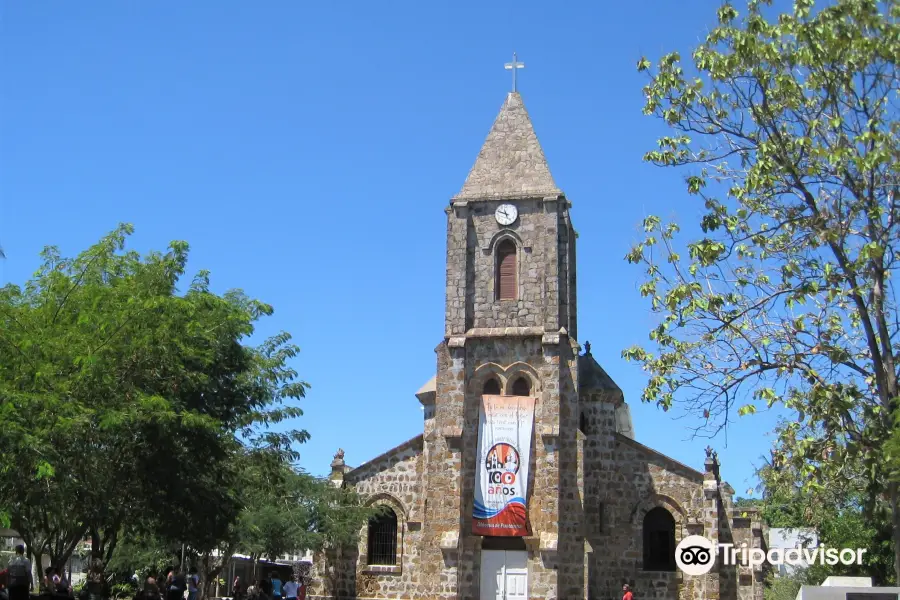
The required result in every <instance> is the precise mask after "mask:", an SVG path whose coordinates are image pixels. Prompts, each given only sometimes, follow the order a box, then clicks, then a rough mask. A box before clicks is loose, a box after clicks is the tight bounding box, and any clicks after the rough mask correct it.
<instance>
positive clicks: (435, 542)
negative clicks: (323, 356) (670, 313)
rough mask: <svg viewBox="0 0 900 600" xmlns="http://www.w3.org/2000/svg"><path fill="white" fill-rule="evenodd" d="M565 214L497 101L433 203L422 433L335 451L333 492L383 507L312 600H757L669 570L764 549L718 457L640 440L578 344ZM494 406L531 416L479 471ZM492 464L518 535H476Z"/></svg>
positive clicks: (321, 574)
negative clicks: (432, 333)
mask: <svg viewBox="0 0 900 600" xmlns="http://www.w3.org/2000/svg"><path fill="white" fill-rule="evenodd" d="M570 207H571V204H570V202H569V200H568V199H567V198H566V196H565V195H564V194H563V192H562V191H561V190H560V189H558V188H557V186H556V183H555V182H554V180H553V178H552V176H551V174H550V170H549V168H548V165H547V162H546V160H545V157H544V153H543V151H542V149H541V147H540V144H539V143H538V139H537V137H536V135H535V132H534V129H533V126H532V123H531V120H530V118H529V115H528V113H527V111H526V110H525V106H524V104H523V102H522V98H521V96H520V95H519V94H518V93H515V92H513V93H511V94H509V96H508V97H507V98H506V100H505V102H504V104H503V106H502V108H501V111H500V114H499V116H498V117H497V118H496V120H495V122H494V124H493V127H492V128H491V131H490V133H489V135H488V137H487V140H486V141H485V143H484V146H483V147H482V149H481V152H480V153H479V155H478V158H477V160H476V162H475V165H474V167H473V168H472V170H471V172H470V173H469V176H468V178H467V179H466V181H465V184H464V186H463V188H462V190H461V191H460V193H459V194H457V195H456V196H455V197H453V198H452V200H451V201H450V204H449V206H447V207H446V209H445V212H446V215H447V271H446V272H447V281H446V285H447V289H446V313H445V336H444V339H443V340H442V341H441V342H440V344H438V346H437V348H436V350H435V352H436V355H437V368H436V374H435V376H434V377H433V378H432V379H431V380H430V381H429V382H428V383H426V384H425V385H424V386H423V387H422V389H420V390H419V392H418V393H417V394H416V396H417V398H418V400H419V401H420V402H421V404H422V406H423V409H424V411H423V412H424V425H423V431H422V433H421V434H420V435H417V436H416V437H414V438H412V439H410V440H409V441H407V442H405V443H404V444H401V445H400V446H398V447H396V448H394V449H392V450H390V451H388V452H387V453H385V454H383V455H381V456H379V457H376V458H374V459H372V460H370V461H368V462H366V463H364V464H362V465H360V466H358V467H355V468H350V467H349V466H347V465H346V463H345V462H344V455H343V451H340V452H339V453H338V454H337V455H336V456H335V460H334V462H333V463H332V465H331V466H332V480H333V481H334V483H335V484H336V485H343V486H352V487H353V488H355V489H356V490H357V492H359V493H360V494H361V495H362V496H363V497H364V498H365V499H366V501H367V502H368V503H371V504H380V505H385V506H386V507H387V508H386V509H385V511H386V512H385V513H384V515H383V516H380V517H378V518H376V519H374V520H373V521H372V522H370V523H369V524H368V526H367V527H365V528H364V530H363V531H362V532H361V534H360V542H359V545H358V547H355V548H341V549H332V550H330V551H328V552H325V553H322V554H321V555H318V556H316V559H315V561H314V567H313V571H312V573H311V575H312V584H311V587H310V594H311V597H314V598H397V599H404V598H408V599H437V598H442V599H450V598H453V599H478V598H490V599H492V600H494V599H497V598H541V599H543V598H559V599H568V598H572V599H575V598H579V599H585V598H597V599H602V600H618V599H619V598H621V597H622V586H623V584H626V583H627V584H630V585H631V586H632V588H633V590H634V594H635V597H636V598H637V599H638V600H650V599H651V598H659V599H667V600H668V599H671V600H676V599H677V600H701V599H705V600H719V599H720V598H721V599H722V600H726V599H727V600H762V597H763V596H762V590H763V576H764V572H763V571H762V570H761V569H760V568H756V569H752V568H748V567H742V566H726V565H720V564H717V565H716V566H715V567H714V568H713V570H712V571H711V572H710V573H708V574H706V575H702V576H689V575H686V574H683V573H682V572H680V571H679V570H678V569H677V568H676V564H675V558H674V557H675V547H676V545H677V544H678V542H679V541H680V540H681V539H683V538H684V537H686V536H689V535H702V536H705V537H706V538H708V539H710V540H712V541H713V542H720V543H734V544H735V546H736V547H741V546H742V545H747V546H749V547H757V548H764V546H765V542H764V540H765V536H764V532H763V528H762V525H761V523H760V520H759V519H758V517H757V515H756V513H755V512H753V511H738V510H736V509H735V508H734V506H733V496H734V490H733V489H732V488H731V487H730V486H729V485H728V484H727V483H725V482H724V481H722V480H721V478H720V476H719V465H718V460H717V457H716V456H715V454H714V453H713V452H711V451H708V452H707V456H706V460H705V462H704V463H703V467H702V470H699V469H694V468H692V467H690V466H687V465H683V464H681V463H679V462H677V461H675V460H673V459H671V458H668V457H666V456H664V455H662V454H660V453H659V452H656V451H654V450H652V449H651V448H649V447H648V446H645V445H643V444H641V443H639V442H637V441H636V440H635V439H634V433H633V430H632V424H631V418H630V413H629V411H628V405H627V404H626V403H625V401H624V397H623V394H622V391H621V390H620V389H619V388H618V386H617V385H616V384H615V382H613V380H612V379H611V378H610V377H609V376H608V375H607V373H606V372H605V371H604V370H603V369H602V368H601V366H600V365H599V364H598V363H597V361H596V360H594V358H593V357H592V356H591V352H590V345H589V344H584V347H582V346H581V345H580V344H579V341H578V339H579V338H578V310H577V309H578V305H577V295H576V281H577V278H576V262H575V258H576V252H575V246H576V240H577V234H576V233H575V229H574V226H573V224H572V221H571V216H570V211H569V209H570ZM489 402H497V403H500V404H502V403H504V402H505V403H507V404H509V403H512V405H514V406H518V407H526V408H527V410H525V412H521V411H519V412H517V413H516V414H519V415H521V414H524V415H526V417H525V419H526V421H527V422H526V421H519V422H518V423H519V425H517V427H519V426H521V427H519V429H517V431H525V432H526V434H527V435H525V441H524V443H522V444H520V446H521V447H519V448H518V452H516V453H515V455H514V456H513V457H512V458H511V456H512V455H511V454H509V452H512V451H506V450H505V451H504V454H503V457H502V460H498V458H497V457H498V456H499V455H497V454H496V453H495V454H494V455H492V456H491V458H490V460H489V461H488V464H487V467H485V465H484V463H485V454H484V453H483V451H482V450H481V448H482V447H483V445H484V444H483V443H482V442H483V440H482V437H481V436H482V435H488V433H486V430H485V428H486V421H485V419H486V417H485V410H487V408H486V407H489ZM517 402H518V404H516V403H517ZM517 418H518V417H517ZM523 423H524V425H523ZM523 427H524V428H523ZM523 435H524V434H523ZM504 446H506V445H505V444H504ZM491 452H494V450H493V449H492V450H491ZM698 458H699V457H698ZM520 460H521V461H522V464H519V461H520ZM491 461H493V462H491ZM504 461H506V462H505V463H504ZM501 463H502V464H501ZM504 464H505V465H506V467H503V465H504ZM498 465H499V467H498ZM510 465H512V466H510ZM495 467H497V468H500V469H501V470H502V469H503V468H506V469H507V471H504V472H503V473H506V472H509V473H519V474H520V475H522V474H523V473H527V475H525V478H524V479H525V480H524V481H519V482H518V483H519V484H524V485H525V488H524V495H523V496H522V498H521V499H520V500H521V503H522V504H521V505H522V506H523V510H521V511H520V512H519V513H516V515H517V516H515V518H520V519H521V524H522V528H520V529H516V527H514V526H512V525H510V526H509V527H510V529H509V530H507V531H503V530H496V533H497V535H486V534H485V533H493V532H494V531H487V532H486V531H485V530H484V523H485V520H484V519H485V518H486V515H490V514H493V513H492V512H491V511H490V510H487V509H486V508H485V507H484V506H483V500H484V492H485V490H484V489H483V487H484V486H483V483H482V482H483V481H486V480H485V479H482V478H483V477H484V476H485V475H484V474H485V468H488V469H491V468H495ZM490 473H495V471H491V472H490ZM490 473H489V474H488V476H489V477H493V475H491V474H490ZM496 473H497V474H498V479H497V480H496V483H498V484H501V486H502V485H503V484H505V483H506V482H512V481H514V480H515V475H514V474H513V475H504V474H503V473H501V472H500V471H496ZM501 476H502V477H501ZM491 481H493V480H491ZM494 489H496V490H498V491H499V490H502V487H497V488H493V487H491V488H489V490H488V491H493V490H494ZM519 489H520V492H521V490H522V488H519ZM511 490H513V487H512V486H510V487H509V488H508V489H507V490H506V491H507V492H510V491H511ZM520 492H516V494H518V493H520ZM476 499H478V501H477V502H476ZM517 500H518V499H517ZM486 510H487V512H485V511H486ZM494 512H496V511H494ZM476 532H477V533H476ZM509 533H512V534H513V535H509Z"/></svg>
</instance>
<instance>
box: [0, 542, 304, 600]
mask: <svg viewBox="0 0 900 600" xmlns="http://www.w3.org/2000/svg"><path fill="white" fill-rule="evenodd" d="M160 582H161V583H160ZM34 583H35V582H34V576H33V575H32V571H31V561H30V560H28V558H27V557H26V556H25V547H24V546H22V545H19V546H16V553H15V556H13V558H12V559H11V560H10V561H9V566H8V567H7V568H6V570H5V571H0V600H29V596H30V595H31V592H32V590H34V589H35V585H34ZM38 589H39V592H40V595H41V596H42V597H44V598H46V599H47V600H66V599H71V600H75V598H74V594H73V590H72V584H71V583H70V582H69V581H68V579H66V575H65V573H61V572H59V571H58V570H57V569H55V568H53V567H49V568H47V569H45V571H44V577H43V578H42V580H41V581H40V582H39V585H38ZM233 589H234V600H305V599H306V585H305V583H304V582H303V581H302V580H301V581H300V582H299V583H298V582H297V581H296V580H295V577H294V576H293V575H292V576H291V577H290V578H289V580H288V581H285V582H283V581H282V580H281V578H280V577H279V576H278V573H276V572H274V571H273V572H272V573H271V575H270V576H269V578H268V579H260V580H257V581H255V582H253V584H252V585H250V586H249V587H247V588H246V589H244V587H243V584H242V582H241V578H240V577H235V579H234V583H233ZM199 592H200V576H199V575H198V574H197V569H195V568H192V569H190V570H189V571H188V572H187V574H185V573H184V572H182V571H181V569H176V568H175V567H169V568H167V569H166V571H165V573H164V574H162V575H161V576H160V577H155V576H153V575H151V576H149V577H147V578H146V579H145V580H144V583H143V586H142V587H141V589H140V590H139V591H138V593H137V594H136V595H135V597H134V600H185V594H187V600H197V596H198V594H199ZM106 598H109V586H108V583H107V581H106V579H105V578H104V577H103V565H102V564H101V563H100V562H99V561H94V562H93V563H92V564H91V566H90V568H89V569H88V574H87V580H86V581H85V585H84V586H83V587H82V589H81V591H80V593H79V596H78V600H105V599H106Z"/></svg>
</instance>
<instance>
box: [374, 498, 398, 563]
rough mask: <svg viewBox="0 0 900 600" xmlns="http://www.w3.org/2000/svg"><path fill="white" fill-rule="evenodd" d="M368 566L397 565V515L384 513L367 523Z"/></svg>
mask: <svg viewBox="0 0 900 600" xmlns="http://www.w3.org/2000/svg"><path fill="white" fill-rule="evenodd" d="M368 559H369V564H370V565H396V564H397V514H396V513H395V512H394V511H393V510H391V509H387V511H386V512H384V513H382V514H380V515H378V516H377V517H373V518H372V519H371V520H370V521H369V556H368Z"/></svg>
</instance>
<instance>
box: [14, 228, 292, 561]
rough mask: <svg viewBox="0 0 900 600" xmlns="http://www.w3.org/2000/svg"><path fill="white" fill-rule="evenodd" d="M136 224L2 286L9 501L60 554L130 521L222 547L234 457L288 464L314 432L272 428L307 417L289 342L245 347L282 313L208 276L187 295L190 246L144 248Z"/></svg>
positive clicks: (107, 538) (34, 540) (22, 527)
mask: <svg viewBox="0 0 900 600" xmlns="http://www.w3.org/2000/svg"><path fill="white" fill-rule="evenodd" d="M131 233H132V227H131V226H128V225H123V226H121V227H119V228H118V229H116V230H115V231H114V232H112V233H110V234H109V235H108V236H106V237H105V238H103V239H102V240H101V241H100V242H99V243H98V244H96V245H94V246H92V247H91V248H89V249H88V250H86V251H85V252H83V253H81V254H80V255H79V256H78V257H76V258H74V259H69V258H63V257H62V256H60V254H59V252H58V251H57V250H56V249H55V248H47V249H46V250H45V251H44V253H43V255H42V256H43V264H42V265H41V267H40V269H39V270H38V272H37V273H36V274H35V276H34V278H33V279H32V280H31V281H28V282H27V283H26V284H25V285H23V286H16V285H8V286H6V287H4V288H2V289H0V399H2V402H0V421H2V422H3V423H4V427H3V429H2V431H0V506H4V507H6V510H7V511H8V513H9V515H10V520H11V522H12V525H13V527H15V528H16V529H17V530H19V531H20V533H22V534H23V535H24V536H26V541H28V542H29V546H31V547H34V548H36V549H37V550H38V551H39V552H49V553H50V554H51V555H52V556H53V557H54V559H53V560H54V561H55V562H59V561H60V560H64V557H65V556H68V554H70V553H71V551H72V549H73V547H74V544H75V543H77V541H78V540H80V539H81V538H82V537H83V536H84V535H85V534H88V535H90V538H91V539H92V546H93V554H94V556H95V557H96V558H101V559H103V560H105V561H108V560H109V559H110V558H111V556H112V554H113V553H114V550H115V547H116V544H117V541H118V536H119V534H120V533H121V531H122V528H123V526H124V525H125V524H126V523H127V524H129V526H130V527H139V526H140V525H141V524H144V525H146V526H148V527H149V526H152V525H153V524H159V523H165V524H166V526H167V527H168V530H163V531H162V532H161V535H163V537H165V536H169V538H170V539H171V538H179V537H181V535H182V532H184V531H188V530H190V531H192V532H193V534H192V535H193V536H194V537H195V538H198V539H197V540H195V541H196V542H197V543H198V544H201V543H206V544H210V545H211V544H214V543H215V542H216V540H217V539H219V538H220V537H221V536H223V535H225V532H226V531H227V530H228V528H229V527H230V525H231V524H232V523H233V522H234V521H235V519H236V518H237V515H238V514H239V512H240V510H241V508H242V505H241V503H240V500H239V498H237V497H236V495H235V494H234V493H233V490H232V488H231V487H230V485H229V481H231V480H233V479H234V477H235V469H234V458H235V457H236V456H238V455H240V454H241V453H242V452H243V451H244V450H243V449H244V447H245V446H249V447H250V448H252V449H255V450H257V451H260V452H267V453H270V454H272V455H274V456H278V457H280V458H281V459H282V460H291V459H294V458H296V456H297V454H296V449H295V448H294V447H293V445H294V444H295V443H299V442H303V441H305V440H306V439H307V437H308V435H307V433H306V432H305V431H297V430H293V429H287V430H283V431H278V432H275V431H273V430H272V429H271V426H272V425H275V424H278V423H281V422H282V421H285V420H286V419H291V418H294V417H298V416H300V415H301V414H302V412H301V411H300V409H299V408H297V407H296V406H293V405H292V403H293V402H294V401H296V400H298V399H300V398H302V397H303V396H304V393H305V389H306V387H307V385H306V384H305V383H303V382H302V381H299V380H298V379H297V373H296V372H295V371H294V370H293V369H292V368H291V367H290V366H289V364H288V362H289V361H290V359H291V358H293V357H294V356H295V355H296V353H297V348H296V347H295V346H293V345H292V344H291V343H290V336H289V335H288V334H286V333H282V334H279V335H277V336H275V337H273V338H271V339H269V340H267V341H265V342H264V343H263V344H262V345H261V346H259V347H251V346H248V345H246V344H245V342H246V339H247V338H248V337H249V336H250V335H252V334H253V332H254V326H255V323H256V322H257V321H258V320H259V319H261V318H262V317H265V316H268V315H271V314H272V307H270V306H268V305H266V304H263V303H261V302H259V301H256V300H252V299H250V298H247V297H246V296H245V295H244V294H243V293H242V292H240V291H231V292H228V293H226V294H224V295H222V296H219V295H216V294H214V293H212V292H211V291H210V288H209V277H208V274H207V273H205V272H201V273H199V274H198V275H197V276H196V277H195V278H194V280H193V282H191V284H190V286H189V287H188V288H187V289H186V290H185V291H184V292H183V293H179V292H178V289H179V282H180V280H181V278H182V277H183V275H184V273H185V268H186V264H187V256H188V248H187V244H185V243H184V242H173V243H172V244H171V245H170V247H169V249H168V251H167V252H165V253H159V252H152V253H150V254H148V255H147V256H144V257H142V256H140V255H139V254H138V253H136V252H134V251H126V250H125V242H126V239H127V237H128V236H129V235H130V234H131Z"/></svg>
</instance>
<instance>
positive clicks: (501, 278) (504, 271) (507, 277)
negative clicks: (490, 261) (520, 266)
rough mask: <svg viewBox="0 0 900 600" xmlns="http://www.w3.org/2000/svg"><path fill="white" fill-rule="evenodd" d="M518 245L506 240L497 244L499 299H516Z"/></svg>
mask: <svg viewBox="0 0 900 600" xmlns="http://www.w3.org/2000/svg"><path fill="white" fill-rule="evenodd" d="M516 271H517V270H516V245H515V244H513V243H512V242H511V241H510V240H504V241H502V242H500V245H499V246H497V299H498V300H515V299H516V274H517V273H516Z"/></svg>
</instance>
